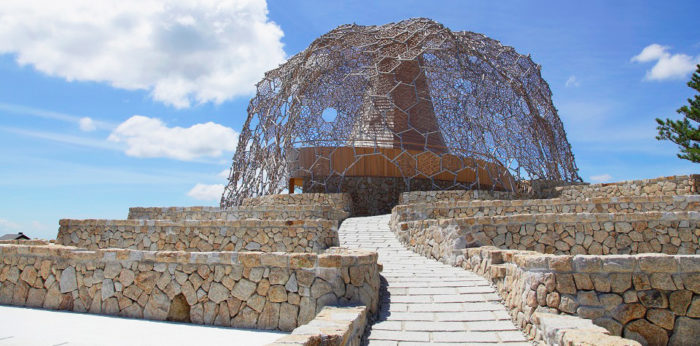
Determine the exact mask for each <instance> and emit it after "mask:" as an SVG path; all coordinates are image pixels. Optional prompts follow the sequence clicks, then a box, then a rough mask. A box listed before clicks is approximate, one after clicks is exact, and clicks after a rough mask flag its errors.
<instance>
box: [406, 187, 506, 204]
mask: <svg viewBox="0 0 700 346" xmlns="http://www.w3.org/2000/svg"><path fill="white" fill-rule="evenodd" d="M515 198H516V194H514V193H513V192H508V191H489V190H445V191H411V192H404V193H402V194H401V197H400V198H399V205H411V204H416V203H438V202H449V203H456V202H463V201H471V200H509V199H515Z"/></svg>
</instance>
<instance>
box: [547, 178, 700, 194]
mask: <svg viewBox="0 0 700 346" xmlns="http://www.w3.org/2000/svg"><path fill="white" fill-rule="evenodd" d="M555 190H556V195H558V197H560V198H565V199H569V200H575V201H580V200H583V199H586V198H596V197H607V198H610V197H622V196H671V195H691V194H697V193H698V192H699V191H700V175H697V174H693V175H676V176H671V177H661V178H655V179H644V180H630V181H622V182H618V183H606V184H591V185H570V186H562V187H557V188H555Z"/></svg>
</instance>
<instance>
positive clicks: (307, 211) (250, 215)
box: [128, 205, 350, 221]
mask: <svg viewBox="0 0 700 346" xmlns="http://www.w3.org/2000/svg"><path fill="white" fill-rule="evenodd" d="M348 216H350V213H349V212H347V211H344V210H342V209H336V208H333V207H331V206H329V205H282V206H268V205H259V206H252V207H251V206H249V207H231V208H226V209H221V208H218V207H149V208H143V207H135V208H129V216H128V219H129V220H168V221H184V220H200V221H205V220H227V221H235V220H247V219H259V220H313V219H327V220H344V219H345V218H347V217H348Z"/></svg>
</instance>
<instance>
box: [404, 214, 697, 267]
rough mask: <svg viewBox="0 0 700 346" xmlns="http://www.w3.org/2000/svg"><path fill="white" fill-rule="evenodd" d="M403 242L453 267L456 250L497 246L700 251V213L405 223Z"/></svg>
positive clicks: (551, 250) (588, 250)
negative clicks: (451, 264)
mask: <svg viewBox="0 0 700 346" xmlns="http://www.w3.org/2000/svg"><path fill="white" fill-rule="evenodd" d="M392 230H393V231H394V232H395V233H396V234H397V237H398V239H399V240H400V241H401V242H402V243H403V244H405V245H406V246H407V247H409V248H410V249H412V250H413V251H415V252H417V253H419V254H422V255H424V256H427V257H432V258H435V259H438V260H440V261H443V262H446V263H453V261H454V256H455V253H456V252H455V251H459V250H460V249H463V248H465V247H475V246H483V245H494V246H497V247H501V248H508V249H522V250H535V251H538V252H542V253H558V254H591V255H599V254H603V255H606V254H636V253H644V252H657V253H666V254H677V253H681V254H694V253H700V245H699V243H700V242H699V238H700V213H699V212H664V213H662V212H647V213H633V214H622V213H599V214H589V213H581V214H535V215H530V214H526V215H513V216H497V217H473V218H459V219H441V220H424V221H411V222H402V223H398V224H397V225H393V227H392Z"/></svg>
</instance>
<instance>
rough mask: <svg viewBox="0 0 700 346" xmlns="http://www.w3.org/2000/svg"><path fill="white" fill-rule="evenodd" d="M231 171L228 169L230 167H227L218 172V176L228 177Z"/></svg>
mask: <svg viewBox="0 0 700 346" xmlns="http://www.w3.org/2000/svg"><path fill="white" fill-rule="evenodd" d="M230 172H231V170H230V169H228V168H226V169H224V170H223V171H221V172H219V174H217V175H216V176H217V177H219V178H224V179H228V174H229V173H230Z"/></svg>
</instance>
